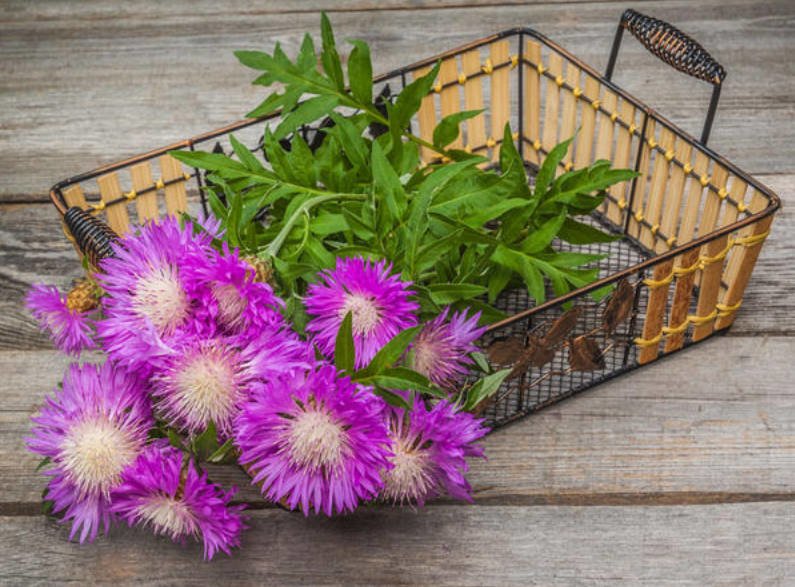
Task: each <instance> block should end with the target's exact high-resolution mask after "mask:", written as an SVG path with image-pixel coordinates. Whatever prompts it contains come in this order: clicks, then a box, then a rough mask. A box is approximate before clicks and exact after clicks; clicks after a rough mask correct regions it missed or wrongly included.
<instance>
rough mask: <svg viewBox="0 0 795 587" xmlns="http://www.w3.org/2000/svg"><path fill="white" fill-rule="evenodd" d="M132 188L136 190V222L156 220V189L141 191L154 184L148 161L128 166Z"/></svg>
mask: <svg viewBox="0 0 795 587" xmlns="http://www.w3.org/2000/svg"><path fill="white" fill-rule="evenodd" d="M130 175H131V176H132V186H133V189H134V190H135V191H136V192H138V195H137V196H136V198H135V206H136V210H137V211H138V222H139V223H140V224H143V223H145V222H147V221H150V220H156V219H157V217H158V216H159V213H158V210H157V191H156V190H152V191H148V192H144V193H141V192H142V191H143V190H145V189H146V188H151V187H153V186H154V181H152V168H151V166H150V165H149V163H148V162H144V163H138V164H137V165H133V166H132V167H131V168H130Z"/></svg>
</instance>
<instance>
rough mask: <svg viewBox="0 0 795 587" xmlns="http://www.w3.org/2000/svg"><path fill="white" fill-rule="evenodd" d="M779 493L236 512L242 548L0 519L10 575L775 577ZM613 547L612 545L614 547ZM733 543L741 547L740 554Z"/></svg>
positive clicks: (18, 579)
mask: <svg viewBox="0 0 795 587" xmlns="http://www.w3.org/2000/svg"><path fill="white" fill-rule="evenodd" d="M794 519H795V506H794V505H793V504H792V503H749V504H739V505H733V506H715V505H704V506H674V507H565V506H556V507H521V506H518V507H517V506H506V507H469V508H462V507H456V506H445V507H435V508H425V509H423V510H419V511H418V512H417V513H414V514H412V513H411V512H407V511H401V510H397V509H393V508H383V507H381V508H368V509H366V510H364V511H361V512H357V513H356V514H354V515H350V516H345V517H343V518H339V519H333V520H327V519H323V518H308V519H307V518H304V517H303V516H302V515H300V514H290V513H287V512H283V511H276V510H269V511H255V512H251V513H250V522H249V524H250V526H251V528H250V529H249V530H248V531H246V533H245V534H244V535H243V548H242V549H239V550H236V551H234V553H233V556H232V557H231V558H228V557H226V556H225V555H223V554H220V555H218V557H217V558H216V559H215V560H213V561H212V562H211V563H202V562H201V554H202V553H201V547H200V546H198V545H197V544H193V543H191V544H190V545H188V546H187V547H180V546H178V545H174V544H171V543H170V542H169V541H168V540H167V539H165V538H160V539H156V538H153V537H152V536H151V535H149V534H147V533H146V532H144V531H142V530H130V529H127V528H122V527H119V528H114V529H113V533H112V535H111V536H110V537H108V538H102V539H99V540H98V541H97V542H96V543H95V544H93V545H91V546H80V545H77V544H74V543H70V542H67V541H66V530H65V529H64V528H63V527H59V526H58V525H56V524H54V523H52V522H48V521H46V520H45V519H44V518H43V517H36V518H29V517H5V518H0V520H1V521H0V523H2V525H3V529H4V531H3V533H2V535H0V547H2V549H3V552H4V564H3V568H2V571H0V580H1V581H9V582H11V583H23V584H30V583H49V582H51V581H52V580H54V579H56V578H57V581H58V582H59V583H61V582H63V583H66V582H76V583H86V582H92V583H93V582H94V581H98V582H100V583H113V584H116V585H119V584H182V583H188V582H189V583H191V584H196V583H198V584H223V585H228V584H237V583H243V584H278V585H293V584H312V585H339V584H351V581H354V582H355V584H357V585H383V584H388V585H395V584H401V585H417V584H419V585H455V586H469V585H523V586H524V585H528V584H531V583H532V584H538V585H564V584H602V583H618V582H620V583H622V584H630V585H641V584H644V585H645V584H660V583H661V582H664V583H667V584H677V585H682V584H686V585H705V584H712V583H714V582H716V581H717V582H719V583H721V584H732V585H746V584H765V585H783V584H786V583H787V582H788V580H789V579H791V577H792V576H793V575H795V555H793V552H795V533H793V532H792V523H793V520H794ZM616 553H620V555H617V554H616ZM740 553H741V554H740Z"/></svg>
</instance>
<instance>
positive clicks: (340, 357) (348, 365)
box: [334, 312, 356, 373]
mask: <svg viewBox="0 0 795 587" xmlns="http://www.w3.org/2000/svg"><path fill="white" fill-rule="evenodd" d="M355 363H356V349H355V347H354V346H353V314H352V313H351V312H348V313H347V314H345V318H343V320H342V324H340V329H339V331H338V332H337V340H336V343H335V344H334V365H335V366H336V367H337V369H339V370H340V371H344V372H346V373H353V368H354V364H355Z"/></svg>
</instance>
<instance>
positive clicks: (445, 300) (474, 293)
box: [428, 283, 487, 305]
mask: <svg viewBox="0 0 795 587" xmlns="http://www.w3.org/2000/svg"><path fill="white" fill-rule="evenodd" d="M428 291H429V292H430V294H431V299H432V300H433V301H434V303H436V304H439V305H446V304H452V303H453V302H457V301H458V300H468V299H471V298H476V297H478V296H481V295H483V294H485V293H486V291H487V289H486V288H485V287H484V286H482V285H475V284H472V283H432V284H430V285H428Z"/></svg>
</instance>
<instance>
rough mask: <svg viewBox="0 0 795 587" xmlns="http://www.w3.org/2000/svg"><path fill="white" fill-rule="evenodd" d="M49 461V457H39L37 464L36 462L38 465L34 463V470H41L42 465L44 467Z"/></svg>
mask: <svg viewBox="0 0 795 587" xmlns="http://www.w3.org/2000/svg"><path fill="white" fill-rule="evenodd" d="M51 462H52V459H51V458H50V457H44V458H43V459H41V461H39V464H38V465H36V472H37V473H38V472H39V471H41V470H42V469H43V468H44V467H46V466H47V465H49V464H50V463H51Z"/></svg>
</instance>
